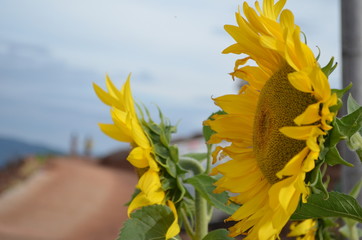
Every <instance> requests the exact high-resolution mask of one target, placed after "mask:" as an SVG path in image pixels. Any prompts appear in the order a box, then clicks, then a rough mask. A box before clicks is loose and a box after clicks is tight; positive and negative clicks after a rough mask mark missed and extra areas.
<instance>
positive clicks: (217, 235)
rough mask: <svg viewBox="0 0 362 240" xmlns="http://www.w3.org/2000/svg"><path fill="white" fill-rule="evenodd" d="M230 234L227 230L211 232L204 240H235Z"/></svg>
mask: <svg viewBox="0 0 362 240" xmlns="http://www.w3.org/2000/svg"><path fill="white" fill-rule="evenodd" d="M228 234H229V232H228V231H227V230H226V229H216V230H214V231H211V232H209V233H208V234H207V235H206V236H205V237H204V238H203V239H202V240H234V238H231V237H229V236H228Z"/></svg>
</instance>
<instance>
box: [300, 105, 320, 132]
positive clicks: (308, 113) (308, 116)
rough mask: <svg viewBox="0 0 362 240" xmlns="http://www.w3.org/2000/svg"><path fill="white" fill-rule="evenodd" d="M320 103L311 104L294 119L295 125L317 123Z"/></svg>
mask: <svg viewBox="0 0 362 240" xmlns="http://www.w3.org/2000/svg"><path fill="white" fill-rule="evenodd" d="M320 105H321V103H319V102H318V103H315V104H311V105H309V106H308V107H307V109H306V110H305V111H304V112H303V113H302V114H301V115H299V116H298V117H296V118H295V119H294V122H295V124H297V125H299V126H300V125H306V124H311V123H315V122H317V121H319V120H320V119H321V116H320V115H319V111H320V109H319V108H320Z"/></svg>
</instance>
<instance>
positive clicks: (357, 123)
mask: <svg viewBox="0 0 362 240" xmlns="http://www.w3.org/2000/svg"><path fill="white" fill-rule="evenodd" d="M336 123H337V124H338V127H339V130H340V131H341V133H342V134H343V135H344V136H346V137H348V138H350V137H352V135H353V134H355V133H356V132H358V131H359V130H360V129H361V127H362V107H359V108H358V109H357V110H355V111H354V112H352V113H350V114H348V115H346V116H344V117H343V118H341V119H336Z"/></svg>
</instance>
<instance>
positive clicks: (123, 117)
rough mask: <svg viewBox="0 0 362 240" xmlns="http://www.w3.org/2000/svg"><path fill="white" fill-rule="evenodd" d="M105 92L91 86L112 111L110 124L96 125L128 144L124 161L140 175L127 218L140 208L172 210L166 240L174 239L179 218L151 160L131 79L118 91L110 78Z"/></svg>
mask: <svg viewBox="0 0 362 240" xmlns="http://www.w3.org/2000/svg"><path fill="white" fill-rule="evenodd" d="M106 86H107V89H108V92H106V91H104V90H103V89H102V88H100V87H99V86H98V85H96V84H93V87H94V90H95V92H96V94H97V96H98V97H99V99H100V100H101V101H102V102H103V103H105V104H106V105H108V106H110V107H111V116H112V120H113V124H103V123H101V124H99V127H100V129H101V130H102V131H103V132H104V133H105V134H106V135H108V136H110V137H111V138H113V139H115V140H118V141H121V142H128V143H130V144H131V146H132V150H131V152H130V154H129V155H128V157H127V160H128V161H129V162H130V163H131V164H132V165H133V166H134V167H135V168H136V170H137V173H138V175H139V181H138V184H137V186H136V187H137V189H138V190H139V193H138V194H137V195H136V196H135V197H134V199H133V200H132V201H131V203H130V205H129V207H128V216H130V214H131V213H132V212H133V211H134V210H136V209H138V208H141V207H145V206H149V205H154V204H161V205H167V206H168V207H170V209H171V210H172V212H173V214H174V216H175V219H174V222H173V223H172V225H171V226H170V228H169V229H168V231H167V233H166V239H169V238H172V237H174V236H176V235H177V234H178V233H179V231H180V228H179V225H178V216H177V211H176V208H175V205H174V203H173V202H172V201H170V200H167V199H166V193H165V191H164V190H163V189H162V184H161V180H160V175H159V172H160V168H159V166H158V164H157V162H156V160H155V159H154V153H153V147H152V143H151V142H150V140H149V137H148V136H147V135H146V133H145V131H144V130H143V128H142V125H141V124H140V121H139V118H138V116H137V113H136V110H135V104H134V100H133V97H132V93H131V87H130V75H129V76H128V78H127V80H126V83H125V84H124V85H123V87H122V88H121V90H118V89H117V88H116V87H115V85H114V84H113V83H112V81H111V80H110V78H109V77H108V76H106Z"/></svg>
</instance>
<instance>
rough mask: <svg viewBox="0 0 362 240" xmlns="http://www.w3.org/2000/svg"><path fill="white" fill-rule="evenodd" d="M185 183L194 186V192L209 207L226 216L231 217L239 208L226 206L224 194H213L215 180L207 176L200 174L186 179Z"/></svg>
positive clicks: (231, 204) (226, 195)
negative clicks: (198, 194)
mask: <svg viewBox="0 0 362 240" xmlns="http://www.w3.org/2000/svg"><path fill="white" fill-rule="evenodd" d="M186 182H187V183H189V184H191V185H192V186H194V188H195V190H196V191H198V192H199V193H200V194H201V196H202V197H203V198H205V199H206V200H207V201H208V203H209V204H210V205H212V206H214V207H216V208H218V209H220V210H221V211H223V212H225V213H227V214H230V215H231V214H233V213H234V212H235V211H236V210H237V209H238V208H239V205H237V204H234V203H230V204H227V202H228V198H229V196H228V194H227V193H226V192H223V193H213V190H214V189H215V187H214V183H215V182H216V180H215V179H214V178H212V177H210V176H208V175H204V174H200V175H197V176H194V177H192V178H189V179H187V180H186Z"/></svg>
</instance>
